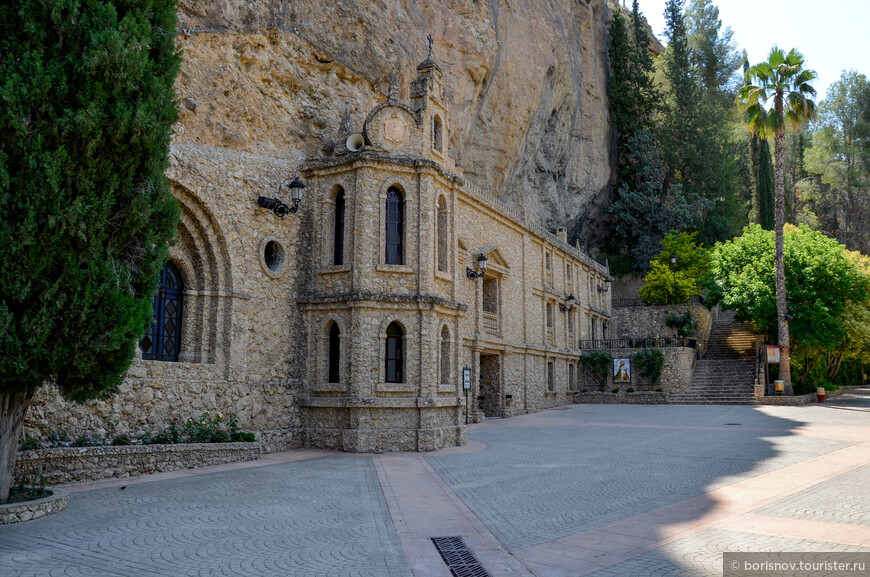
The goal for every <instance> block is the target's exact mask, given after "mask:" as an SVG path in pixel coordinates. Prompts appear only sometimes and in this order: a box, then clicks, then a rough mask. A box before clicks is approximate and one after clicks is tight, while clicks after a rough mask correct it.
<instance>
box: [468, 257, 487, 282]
mask: <svg viewBox="0 0 870 577" xmlns="http://www.w3.org/2000/svg"><path fill="white" fill-rule="evenodd" d="M486 260H487V259H486V255H485V254H483V253H480V256H479V257H477V262H476V263H475V266H476V267H477V270H476V271H475V270H472V269H470V268H468V267H465V276H467V277H468V278H470V279H471V280H477V279H479V278H480V277H482V276H483V275H484V273H486Z"/></svg>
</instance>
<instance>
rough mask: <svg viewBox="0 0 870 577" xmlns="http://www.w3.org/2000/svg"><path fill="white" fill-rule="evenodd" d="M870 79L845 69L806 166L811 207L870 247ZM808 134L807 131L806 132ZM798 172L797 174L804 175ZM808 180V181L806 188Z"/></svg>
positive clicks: (850, 241) (856, 246) (852, 242)
mask: <svg viewBox="0 0 870 577" xmlns="http://www.w3.org/2000/svg"><path fill="white" fill-rule="evenodd" d="M867 96H870V83H868V81H867V77H866V76H864V75H863V74H858V73H857V72H855V71H850V72H844V73H843V75H842V76H841V77H840V80H839V81H837V82H834V83H833V84H831V86H830V88H829V89H828V97H827V98H826V99H825V100H824V101H822V102H821V103H820V105H819V117H818V121H817V122H816V123H814V128H815V131H814V133H813V137H812V143H813V145H812V147H811V148H810V149H809V151H808V152H807V154H806V168H807V172H808V173H809V177H810V179H811V180H812V181H813V184H814V185H815V188H814V189H813V190H812V191H811V193H815V194H814V196H813V197H812V198H811V199H810V200H811V202H810V203H809V206H808V207H807V209H808V210H810V211H811V212H813V213H814V215H815V221H816V222H817V223H818V226H820V227H821V228H822V229H823V230H825V231H826V232H827V233H828V234H830V235H831V236H834V237H836V238H837V240H839V241H840V242H842V243H843V244H845V245H846V246H848V247H849V248H850V249H853V250H860V251H862V252H865V253H866V252H870V163H868V162H867V159H866V154H865V147H866V141H865V139H864V138H863V135H864V134H866V133H870V123H868V122H866V121H865V120H864V112H865V110H864V103H865V102H867V101H868V100H870V99H868V98H867ZM801 136H802V135H801ZM800 176H801V175H800V174H794V175H792V180H793V181H794V180H796V177H800ZM807 186H811V185H804V191H806V188H807Z"/></svg>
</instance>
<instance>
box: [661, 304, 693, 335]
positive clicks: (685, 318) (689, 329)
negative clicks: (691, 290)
mask: <svg viewBox="0 0 870 577" xmlns="http://www.w3.org/2000/svg"><path fill="white" fill-rule="evenodd" d="M665 324H666V325H667V326H669V327H671V328H674V329H677V334H678V335H679V336H681V337H691V336H693V335H694V334H695V332H697V330H698V323H696V322H695V321H694V320H692V312H691V311H688V310H687V311H686V314H684V315H680V316H678V315H676V314H674V313H668V316H667V317H666V318H665Z"/></svg>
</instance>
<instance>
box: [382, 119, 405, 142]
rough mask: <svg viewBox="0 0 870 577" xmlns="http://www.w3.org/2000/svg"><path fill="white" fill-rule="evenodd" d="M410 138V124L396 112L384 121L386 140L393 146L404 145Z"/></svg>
mask: <svg viewBox="0 0 870 577" xmlns="http://www.w3.org/2000/svg"><path fill="white" fill-rule="evenodd" d="M407 137H408V123H407V122H405V119H404V118H402V117H401V116H399V113H398V112H394V113H392V114H391V115H389V116H388V117H387V118H386V119H385V120H384V138H386V139H387V140H388V141H390V142H392V143H393V144H402V143H403V142H405V139H406V138H407Z"/></svg>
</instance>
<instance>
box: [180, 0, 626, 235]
mask: <svg viewBox="0 0 870 577" xmlns="http://www.w3.org/2000/svg"><path fill="white" fill-rule="evenodd" d="M179 9H180V24H179V26H180V28H181V30H182V36H181V45H182V47H183V49H184V54H185V63H184V66H183V71H182V75H181V77H180V78H179V81H178V92H179V98H180V100H181V102H182V116H181V123H180V125H179V127H178V129H177V134H176V140H177V141H178V142H189V143H198V144H205V145H212V146H223V147H229V148H233V149H237V150H245V151H249V152H254V153H259V154H267V155H271V156H279V157H285V158H290V159H292V160H293V161H296V160H298V161H302V160H303V159H305V158H312V157H315V156H318V155H319V154H320V149H321V148H322V147H323V146H324V143H327V144H326V145H327V146H328V143H329V141H330V140H334V139H337V138H338V137H339V122H340V120H341V118H342V116H343V115H344V113H345V110H347V111H349V113H350V119H351V125H352V127H353V129H354V130H356V131H358V130H360V129H361V128H362V123H363V120H364V116H365V114H366V113H367V112H368V111H369V110H370V109H371V108H372V107H373V106H374V105H376V104H377V103H380V102H382V101H384V100H385V99H386V93H387V91H388V84H389V76H390V73H391V72H392V71H395V72H396V74H397V75H398V79H399V86H400V87H401V90H402V91H403V93H402V94H401V96H402V97H403V98H406V99H407V98H408V94H407V90H408V85H409V84H410V80H411V78H413V77H414V76H415V75H416V70H415V66H416V64H417V63H419V62H421V61H422V60H423V59H425V58H426V53H427V48H428V43H427V39H426V37H427V34H431V35H432V37H433V39H434V51H433V57H434V58H435V59H436V60H437V61H438V63H439V64H440V66H441V68H442V69H443V70H444V85H445V88H446V90H447V96H448V100H449V102H450V106H451V133H450V149H451V156H453V157H454V159H455V160H456V162H457V164H458V165H460V166H461V167H462V168H463V169H464V170H465V176H466V178H468V180H470V181H471V182H473V183H474V184H476V185H477V186H479V187H480V188H483V189H485V190H488V191H490V192H492V193H493V194H495V195H497V196H500V197H501V198H502V199H503V200H504V201H506V202H508V203H510V204H513V205H514V206H516V207H517V208H520V209H522V210H524V211H525V212H526V214H527V215H528V216H529V217H531V218H533V219H534V218H535V217H537V218H538V219H539V221H540V223H541V225H543V226H545V227H547V228H549V229H550V230H555V228H556V227H557V226H567V227H568V229H569V235H570V240H571V241H572V242H573V241H574V240H575V239H579V240H580V242H581V244H582V245H584V246H586V247H589V248H591V247H592V246H595V245H596V244H597V237H598V236H599V235H600V234H601V228H600V226H601V225H600V223H601V218H600V217H601V214H602V206H603V205H604V203H606V200H607V198H606V196H607V193H608V182H609V179H610V146H611V127H610V121H609V114H608V109H607V95H606V90H607V86H606V82H607V64H606V43H607V30H606V22H607V18H608V11H609V10H610V9H612V8H608V5H607V0H365V1H363V0H328V1H324V0H316V1H315V0H223V1H216V0H211V1H194V0H180V3H179ZM338 145H342V143H338Z"/></svg>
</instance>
